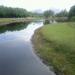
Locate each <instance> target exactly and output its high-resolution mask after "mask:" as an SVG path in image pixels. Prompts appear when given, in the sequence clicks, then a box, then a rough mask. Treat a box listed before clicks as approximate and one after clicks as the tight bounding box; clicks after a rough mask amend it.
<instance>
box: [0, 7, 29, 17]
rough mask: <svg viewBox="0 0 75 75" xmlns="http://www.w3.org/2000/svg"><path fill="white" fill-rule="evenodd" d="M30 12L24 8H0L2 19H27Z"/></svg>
mask: <svg viewBox="0 0 75 75" xmlns="http://www.w3.org/2000/svg"><path fill="white" fill-rule="evenodd" d="M27 16H29V12H28V11H27V10H25V9H23V8H12V7H5V6H0V18H14V17H27Z"/></svg>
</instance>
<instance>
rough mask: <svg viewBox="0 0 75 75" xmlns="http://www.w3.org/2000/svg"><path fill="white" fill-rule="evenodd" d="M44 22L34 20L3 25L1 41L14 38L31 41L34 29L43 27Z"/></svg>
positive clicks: (0, 35) (0, 34)
mask: <svg viewBox="0 0 75 75" xmlns="http://www.w3.org/2000/svg"><path fill="white" fill-rule="evenodd" d="M42 25H43V22H38V23H35V22H32V23H29V24H28V23H25V24H24V23H22V24H21V23H20V24H17V23H16V24H11V25H7V26H2V27H1V30H0V32H4V33H0V42H5V41H8V40H14V39H24V40H25V41H29V40H30V39H31V36H32V35H33V33H34V31H35V30H36V29H37V28H39V27H41V26H42Z"/></svg>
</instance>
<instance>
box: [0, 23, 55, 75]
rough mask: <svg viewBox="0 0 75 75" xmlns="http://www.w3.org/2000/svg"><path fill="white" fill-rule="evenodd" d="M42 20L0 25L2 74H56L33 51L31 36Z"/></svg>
mask: <svg viewBox="0 0 75 75" xmlns="http://www.w3.org/2000/svg"><path fill="white" fill-rule="evenodd" d="M41 26H43V23H42V22H32V23H30V24H28V25H25V24H22V25H9V26H3V27H0V75H55V74H54V72H53V71H51V70H50V69H49V68H48V67H47V66H46V65H44V64H43V63H42V62H41V61H40V59H39V58H38V57H37V56H36V54H35V53H34V51H33V47H32V44H31V41H30V39H31V37H32V35H33V34H34V31H35V30H36V29H37V28H39V27H41Z"/></svg>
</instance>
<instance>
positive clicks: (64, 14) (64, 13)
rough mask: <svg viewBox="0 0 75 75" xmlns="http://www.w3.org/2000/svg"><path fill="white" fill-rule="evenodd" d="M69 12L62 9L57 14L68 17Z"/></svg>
mask: <svg viewBox="0 0 75 75" xmlns="http://www.w3.org/2000/svg"><path fill="white" fill-rule="evenodd" d="M67 16H68V12H67V11H66V10H62V11H61V12H59V13H57V14H56V17H67Z"/></svg>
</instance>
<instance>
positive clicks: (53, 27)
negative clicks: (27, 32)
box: [32, 23, 75, 75]
mask: <svg viewBox="0 0 75 75" xmlns="http://www.w3.org/2000/svg"><path fill="white" fill-rule="evenodd" d="M73 25H75V23H73V24H72V23H58V24H50V25H45V26H44V27H42V28H40V29H38V30H36V31H35V34H34V36H33V39H32V41H33V43H34V47H35V50H36V52H37V54H38V55H39V56H40V57H41V58H42V59H43V61H44V62H45V63H46V64H47V65H53V67H54V70H55V72H56V74H57V75H75V26H73Z"/></svg>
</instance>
